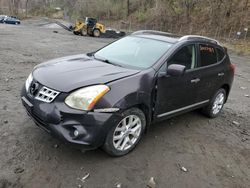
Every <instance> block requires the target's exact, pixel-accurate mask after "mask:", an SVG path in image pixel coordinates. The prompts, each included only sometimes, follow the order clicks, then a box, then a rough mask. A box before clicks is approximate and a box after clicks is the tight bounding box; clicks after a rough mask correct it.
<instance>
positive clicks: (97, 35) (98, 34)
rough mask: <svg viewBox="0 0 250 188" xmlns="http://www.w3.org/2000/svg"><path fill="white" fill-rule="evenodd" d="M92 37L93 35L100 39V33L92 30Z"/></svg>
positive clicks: (97, 30)
mask: <svg viewBox="0 0 250 188" xmlns="http://www.w3.org/2000/svg"><path fill="white" fill-rule="evenodd" d="M93 35H94V37H100V36H101V31H100V30H99V29H94V31H93Z"/></svg>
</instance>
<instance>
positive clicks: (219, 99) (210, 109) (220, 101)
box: [203, 88, 226, 118]
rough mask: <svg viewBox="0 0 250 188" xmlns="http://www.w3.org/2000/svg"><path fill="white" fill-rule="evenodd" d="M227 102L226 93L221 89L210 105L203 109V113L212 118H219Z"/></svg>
mask: <svg viewBox="0 0 250 188" xmlns="http://www.w3.org/2000/svg"><path fill="white" fill-rule="evenodd" d="M225 101H226V91H225V89H223V88H221V89H219V90H218V91H217V92H216V94H215V95H214V97H213V99H212V100H211V102H210V104H209V105H208V106H206V107H204V108H203V113H204V114H205V115H207V116H208V117H210V118H215V117H217V116H218V115H219V114H220V113H221V111H222V108H223V106H224V103H225Z"/></svg>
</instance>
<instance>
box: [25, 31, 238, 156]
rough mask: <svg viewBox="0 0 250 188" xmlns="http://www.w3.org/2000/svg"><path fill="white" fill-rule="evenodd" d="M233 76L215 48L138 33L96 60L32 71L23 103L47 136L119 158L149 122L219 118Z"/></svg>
mask: <svg viewBox="0 0 250 188" xmlns="http://www.w3.org/2000/svg"><path fill="white" fill-rule="evenodd" d="M234 71H235V67H234V65H233V64H231V63H230V60H229V57H228V54H227V50H226V48H224V47H222V46H221V45H220V44H219V43H218V42H217V41H216V40H213V39H210V38H206V37H202V36H194V35H189V36H183V37H178V36H175V35H173V34H169V33H164V32H157V31H139V32H135V33H133V34H132V35H130V36H127V37H124V38H122V39H120V40H118V41H115V42H113V43H111V44H109V45H107V46H106V47H104V48H102V49H100V50H98V51H96V52H92V53H89V54H86V55H84V54H81V55H75V56H69V57H63V58H60V59H55V60H51V61H48V62H46V63H42V64H40V65H38V66H36V67H35V68H34V70H33V71H32V73H31V74H30V75H29V77H28V79H27V81H26V83H25V86H24V87H23V90H22V92H21V98H22V103H23V105H24V106H25V108H26V110H27V112H28V114H29V115H30V116H31V117H32V118H33V120H34V121H35V123H36V124H37V125H38V126H39V127H41V128H43V129H44V130H46V131H47V132H49V133H51V134H53V135H55V136H56V137H58V138H61V139H62V140H64V141H66V142H70V143H72V144H73V145H75V146H79V147H80V148H81V149H95V148H98V147H103V148H104V150H105V151H106V152H108V153H109V154H111V155H113V156H121V155H125V154H127V153H128V152H130V151H131V150H132V149H133V148H134V147H135V146H136V144H137V143H138V142H139V140H140V139H141V136H142V134H143V132H144V131H145V129H146V128H147V127H148V126H149V125H150V124H152V123H153V122H157V121H160V120H164V119H167V118H169V117H172V116H176V115H179V114H182V113H184V112H187V111H190V110H194V109H197V108H201V109H202V110H203V112H204V113H205V114H206V115H207V116H209V117H211V118H214V117H216V116H218V115H219V114H220V112H221V110H222V108H223V105H224V103H225V102H226V101H227V98H228V95H229V92H230V89H231V86H232V82H233V78H234Z"/></svg>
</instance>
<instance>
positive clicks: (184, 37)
mask: <svg viewBox="0 0 250 188" xmlns="http://www.w3.org/2000/svg"><path fill="white" fill-rule="evenodd" d="M188 39H202V40H207V41H209V42H212V43H215V44H220V43H219V41H217V40H215V39H212V38H209V37H204V36H200V35H185V36H183V37H181V38H179V40H178V41H182V40H188Z"/></svg>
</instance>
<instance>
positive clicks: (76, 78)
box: [33, 54, 139, 92]
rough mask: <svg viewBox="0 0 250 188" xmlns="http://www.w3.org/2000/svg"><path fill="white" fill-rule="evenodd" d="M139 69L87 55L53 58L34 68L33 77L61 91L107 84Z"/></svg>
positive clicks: (135, 72)
mask: <svg viewBox="0 0 250 188" xmlns="http://www.w3.org/2000/svg"><path fill="white" fill-rule="evenodd" d="M138 72H139V70H133V69H127V68H123V67H119V66H115V65H111V64H108V63H105V62H102V61H98V60H96V59H93V58H90V57H88V56H86V55H84V54H83V55H74V56H68V57H63V58H59V59H53V60H50V61H47V62H45V63H42V64H39V65H38V66H36V67H35V68H34V71H33V77H34V79H35V80H37V81H38V82H39V83H41V84H42V85H45V86H47V87H49V88H51V89H55V90H57V91H61V92H69V91H72V90H74V89H77V88H81V87H85V86H89V85H94V84H105V83H108V82H111V81H114V80H118V79H121V78H124V77H128V76H131V75H134V74H137V73H138Z"/></svg>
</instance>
